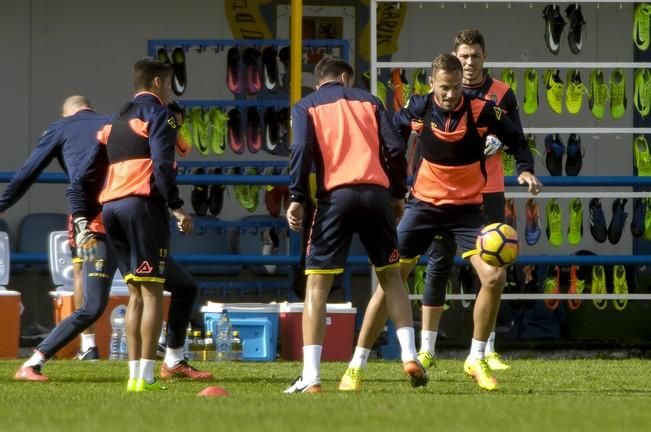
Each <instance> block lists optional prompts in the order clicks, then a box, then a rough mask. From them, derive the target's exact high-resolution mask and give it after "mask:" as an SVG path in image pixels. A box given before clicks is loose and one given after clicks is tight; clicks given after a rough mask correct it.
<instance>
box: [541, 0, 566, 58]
mask: <svg viewBox="0 0 651 432" xmlns="http://www.w3.org/2000/svg"><path fill="white" fill-rule="evenodd" d="M543 18H544V20H545V45H547V49H549V52H551V53H552V54H558V52H559V51H560V48H561V34H562V33H563V28H564V27H565V24H566V23H565V20H564V19H563V16H562V15H561V11H560V8H559V7H558V5H547V6H545V9H543Z"/></svg>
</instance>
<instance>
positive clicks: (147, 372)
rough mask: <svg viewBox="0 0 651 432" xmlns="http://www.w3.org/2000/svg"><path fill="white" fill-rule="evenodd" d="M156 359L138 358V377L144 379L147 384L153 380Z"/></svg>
mask: <svg viewBox="0 0 651 432" xmlns="http://www.w3.org/2000/svg"><path fill="white" fill-rule="evenodd" d="M155 364H156V360H149V359H140V374H139V375H140V376H139V377H138V378H142V379H144V380H145V381H146V382H147V383H148V384H151V383H153V382H154V365H155Z"/></svg>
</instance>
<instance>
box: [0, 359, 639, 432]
mask: <svg viewBox="0 0 651 432" xmlns="http://www.w3.org/2000/svg"><path fill="white" fill-rule="evenodd" d="M512 364H513V369H512V370H509V371H504V372H502V373H499V374H498V375H497V376H498V379H499V380H500V385H501V388H500V390H499V391H497V392H493V393H486V392H483V391H481V390H480V389H479V388H478V387H477V386H476V385H475V384H474V382H472V381H471V380H470V379H469V378H467V377H466V376H465V375H464V374H463V373H462V370H461V368H462V362H461V361H459V360H442V361H440V362H439V363H438V365H437V367H436V368H435V369H432V372H431V374H430V375H431V381H430V384H429V385H428V386H427V387H426V388H420V389H416V390H414V389H412V388H411V387H410V386H409V384H408V383H407V381H406V379H405V378H404V377H403V375H402V372H401V369H400V365H399V363H398V362H381V361H377V362H371V363H370V364H369V367H368V369H367V370H366V373H365V375H364V376H365V383H364V387H363V390H362V392H360V393H355V394H349V393H341V392H337V390H336V387H337V384H338V381H339V377H340V376H341V374H342V373H343V372H344V370H345V368H346V365H345V364H344V363H326V364H324V365H323V371H322V379H323V384H324V391H325V392H324V393H323V394H319V395H303V394H298V395H284V394H282V391H283V390H284V389H285V387H286V386H287V385H288V384H289V383H290V382H291V380H292V379H293V378H294V377H295V376H296V375H297V374H299V373H300V365H299V364H298V363H291V362H273V363H239V364H238V363H228V364H216V363H210V364H202V365H201V367H202V368H203V367H205V368H206V369H208V370H211V371H212V372H214V373H215V375H216V376H217V377H218V379H217V380H216V383H215V384H218V385H221V386H223V387H225V388H226V389H227V390H228V391H229V392H230V393H231V397H228V398H199V397H196V393H197V392H199V391H200V390H201V389H202V388H204V387H205V386H206V385H207V384H206V383H196V382H185V381H184V382H180V381H177V382H173V383H171V384H170V385H168V390H167V391H165V392H156V393H145V394H142V393H141V394H127V393H126V392H125V391H124V388H125V383H126V379H125V377H126V373H127V366H126V363H124V362H108V361H103V362H97V363H83V362H74V361H52V362H50V363H49V364H48V365H47V367H46V369H45V371H44V372H46V374H47V375H48V376H49V377H50V381H49V382H47V383H25V382H15V381H13V379H12V377H13V374H14V372H15V370H16V369H17V368H18V366H19V365H20V362H19V361H2V362H0V430H1V431H92V432H100V431H122V432H131V431H155V430H160V431H179V432H181V431H182V432H199V431H208V430H210V431H241V430H251V431H261V432H263V431H264V432H266V431H343V430H367V431H372V432H377V431H403V430H405V431H406V430H410V431H415V432H425V431H430V430H431V431H561V432H570V431H571V432H576V431H649V430H651V370H650V369H651V362H650V361H648V360H637V359H626V360H594V359H591V360H513V361H512Z"/></svg>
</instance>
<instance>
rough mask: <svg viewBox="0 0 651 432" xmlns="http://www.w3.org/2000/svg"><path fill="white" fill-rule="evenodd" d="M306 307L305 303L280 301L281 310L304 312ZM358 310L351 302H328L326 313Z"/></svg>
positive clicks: (354, 311)
mask: <svg viewBox="0 0 651 432" xmlns="http://www.w3.org/2000/svg"><path fill="white" fill-rule="evenodd" d="M304 307H305V304H304V303H289V302H283V303H280V311H281V312H286V313H291V312H297V313H303V309H304ZM356 312H357V308H354V307H353V304H352V303H351V302H347V303H328V304H327V305H326V313H356Z"/></svg>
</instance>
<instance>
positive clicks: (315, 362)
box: [301, 345, 323, 382]
mask: <svg viewBox="0 0 651 432" xmlns="http://www.w3.org/2000/svg"><path fill="white" fill-rule="evenodd" d="M322 349H323V347H322V346H321V345H305V346H304V347H303V374H302V375H301V377H302V378H303V382H313V381H318V382H321V350H322Z"/></svg>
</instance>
